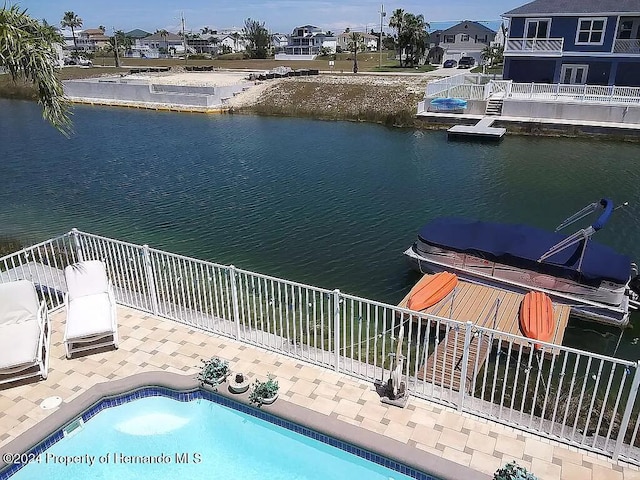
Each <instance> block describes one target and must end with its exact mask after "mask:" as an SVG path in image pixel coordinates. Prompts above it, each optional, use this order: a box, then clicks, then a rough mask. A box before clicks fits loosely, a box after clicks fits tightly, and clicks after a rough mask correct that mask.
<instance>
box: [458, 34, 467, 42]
mask: <svg viewBox="0 0 640 480" xmlns="http://www.w3.org/2000/svg"><path fill="white" fill-rule="evenodd" d="M460 41H461V42H468V41H469V35H467V34H466V33H463V34H462V35H460Z"/></svg>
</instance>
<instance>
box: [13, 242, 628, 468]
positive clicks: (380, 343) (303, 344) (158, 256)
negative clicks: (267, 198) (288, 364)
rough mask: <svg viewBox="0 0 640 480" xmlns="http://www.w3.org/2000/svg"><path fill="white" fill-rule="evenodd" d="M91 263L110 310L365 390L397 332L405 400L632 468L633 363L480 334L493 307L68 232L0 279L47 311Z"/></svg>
mask: <svg viewBox="0 0 640 480" xmlns="http://www.w3.org/2000/svg"><path fill="white" fill-rule="evenodd" d="M91 259H99V260H102V261H103V262H105V264H106V266H107V271H108V274H109V278H110V279H111V281H112V283H113V285H114V292H115V295H116V298H117V301H118V303H120V304H123V305H127V306H130V307H133V308H137V309H140V310H143V311H147V312H150V313H153V314H155V315H158V316H161V317H165V318H168V319H171V320H173V321H176V322H179V323H183V324H185V325H189V326H191V327H193V328H199V329H202V330H204V331H208V332H214V333H217V334H220V335H224V336H228V337H231V338H234V339H237V340H239V341H241V342H246V343H250V344H254V345H257V346H260V347H263V348H266V349H269V350H272V351H276V352H279V353H283V354H285V355H289V356H291V357H294V358H298V359H302V360H305V361H308V362H311V363H313V364H316V365H319V366H322V367H325V368H331V369H333V370H335V371H337V372H340V373H344V374H347V375H351V376H354V377H357V378H361V379H365V380H369V381H372V382H376V383H383V382H384V381H386V380H387V379H388V378H389V375H390V373H389V370H390V368H391V364H392V356H393V354H395V352H397V351H398V338H397V334H398V331H399V330H400V327H403V330H404V332H405V333H404V340H403V342H402V344H401V345H400V351H401V354H402V356H403V357H404V377H403V380H404V382H405V384H406V387H407V390H408V392H409V393H410V394H412V395H414V396H417V397H422V398H426V399H429V400H432V401H435V402H439V403H442V404H445V405H449V406H451V407H453V408H456V409H458V410H459V411H465V412H469V413H473V414H475V415H478V416H482V417H484V418H488V419H491V420H494V421H497V422H501V423H505V424H508V425H511V426H513V427H516V428H519V429H522V430H526V431H529V432H532V433H536V434H538V435H541V436H545V437H548V438H552V439H555V440H558V441H562V442H565V443H569V444H571V445H575V446H578V447H581V448H585V449H588V450H592V451H595V452H598V453H602V454H605V455H609V456H611V457H613V458H614V459H618V458H622V459H624V460H627V461H629V462H633V463H636V464H640V449H639V448H638V447H640V439H639V438H638V430H639V428H640V416H639V415H638V413H639V410H640V402H639V401H638V398H637V396H638V388H639V386H640V363H636V362H629V361H625V360H620V359H616V358H612V357H606V356H602V355H597V354H594V353H589V352H584V351H580V350H576V349H572V348H568V347H562V346H557V345H551V344H546V343H543V342H540V345H539V348H538V349H535V348H533V347H534V346H533V345H532V342H531V341H530V340H529V339H526V338H523V337H518V336H514V335H509V334H506V333H503V332H500V331H497V330H493V329H492V328H491V327H492V326H493V325H494V322H493V321H492V319H493V318H495V316H496V315H497V314H498V313H497V312H498V310H499V309H500V305H499V304H495V305H487V307H486V309H485V314H483V315H482V317H481V318H477V319H473V318H470V319H469V320H470V321H469V322H466V323H462V322H457V321H454V320H451V319H448V318H442V317H436V316H433V315H427V314H424V313H418V312H415V311H412V310H407V309H405V308H401V307H398V306H394V305H388V304H384V303H381V302H376V301H373V300H368V299H364V298H360V297H357V296H353V295H348V294H344V293H342V292H340V291H339V290H327V289H322V288H317V287H312V286H309V285H304V284H300V283H296V282H291V281H287V280H282V279H278V278H275V277H271V276H268V275H262V274H258V273H253V272H250V271H246V270H242V269H238V268H235V267H233V266H225V265H219V264H215V263H211V262H205V261H201V260H196V259H193V258H189V257H185V256H182V255H176V254H172V253H168V252H163V251H161V250H156V249H152V248H149V247H148V246H146V245H134V244H131V243H127V242H122V241H118V240H112V239H109V238H105V237H100V236H97V235H92V234H88V233H82V232H78V231H76V230H73V231H72V232H70V233H69V234H67V235H63V236H61V237H57V238H54V239H51V240H48V241H46V242H43V243H40V244H37V245H34V246H32V247H29V248H26V249H24V250H21V251H20V252H16V253H14V254H11V255H8V256H6V257H3V258H0V283H4V282H8V281H12V280H17V279H22V278H24V279H29V280H31V281H33V282H34V283H35V284H36V286H37V287H38V291H39V292H40V294H41V295H42V296H43V298H44V299H46V300H47V304H48V306H49V309H50V310H55V309H57V308H60V307H61V306H62V305H63V295H64V292H65V291H66V285H65V282H64V274H63V269H64V267H65V266H66V265H69V264H72V263H74V262H76V261H78V260H91ZM456 301H457V300H456V295H455V293H454V294H453V295H451V297H450V298H449V299H448V300H447V302H448V305H447V307H448V309H449V310H448V311H449V312H450V311H452V309H453V308H454V305H455V304H456V303H455V302H456ZM474 322H475V323H474Z"/></svg>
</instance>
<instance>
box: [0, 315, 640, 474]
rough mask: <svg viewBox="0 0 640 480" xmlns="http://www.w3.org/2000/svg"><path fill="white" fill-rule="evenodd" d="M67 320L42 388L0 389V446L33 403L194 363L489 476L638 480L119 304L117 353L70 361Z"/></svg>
mask: <svg viewBox="0 0 640 480" xmlns="http://www.w3.org/2000/svg"><path fill="white" fill-rule="evenodd" d="M64 319H65V313H64V312H58V313H56V314H54V315H52V318H51V321H52V326H53V333H52V337H51V357H50V358H51V363H50V370H49V377H48V378H47V380H46V381H40V382H37V383H31V384H27V385H21V386H17V387H13V388H5V389H3V390H0V432H1V433H0V446H2V445H5V444H6V443H7V442H9V441H11V440H12V439H14V438H15V437H16V436H18V435H20V434H21V433H22V432H24V431H26V430H27V429H29V428H30V427H32V426H33V425H34V424H36V423H37V422H38V421H39V420H41V419H42V418H44V417H45V416H46V415H47V414H48V412H47V411H44V410H42V409H41V408H40V407H39V403H40V402H41V401H42V400H43V399H44V398H47V397H49V396H53V395H57V396H60V397H62V398H63V400H64V401H70V400H72V399H73V398H75V397H77V396H78V395H79V394H80V393H82V392H83V391H85V390H86V389H88V388H90V387H91V386H93V385H95V384H97V383H100V382H106V381H109V380H112V379H119V378H123V377H126V376H129V375H132V374H134V373H140V372H148V371H158V370H164V371H170V372H174V373H182V374H194V375H195V374H196V373H197V372H198V371H199V368H200V359H201V358H209V357H211V356H213V355H217V356H220V357H222V358H225V359H227V360H229V362H230V366H231V368H232V370H235V371H242V372H244V373H247V374H248V376H249V377H251V378H256V377H257V378H264V377H266V375H267V374H268V373H272V374H274V375H275V376H276V377H277V379H278V382H279V384H280V400H278V401H286V402H292V403H295V404H298V405H301V406H304V407H307V408H310V409H312V410H315V411H316V412H320V413H322V414H324V415H330V416H332V417H336V418H338V419H340V420H342V421H344V422H348V423H351V424H354V425H358V426H360V427H361V428H364V429H367V430H372V431H375V432H378V433H381V434H383V435H386V436H389V437H392V438H394V439H396V440H399V441H401V442H404V443H406V444H409V445H411V446H413V447H415V448H417V449H421V450H425V451H427V452H430V453H433V454H435V455H437V456H440V457H443V458H446V459H449V460H452V461H454V462H457V463H459V464H462V465H465V466H468V467H471V468H473V469H475V470H478V471H480V472H484V473H487V474H493V472H494V471H495V470H496V469H497V468H498V467H499V466H500V465H502V464H504V463H506V462H508V461H511V460H516V461H517V462H518V463H519V464H520V465H523V466H525V467H526V468H527V469H529V470H531V471H532V472H533V473H534V474H535V475H537V476H538V478H539V479H540V480H552V479H560V480H600V479H606V480H640V471H639V470H638V468H636V467H634V466H628V465H626V464H613V463H612V462H611V461H610V460H609V459H607V458H606V457H603V456H600V455H596V454H593V453H588V452H582V451H579V450H577V449H576V448H573V447H568V446H565V445H562V444H559V443H557V442H553V441H549V440H545V439H540V438H537V437H535V436H533V435H529V434H527V433H524V432H520V431H518V430H514V429H512V428H509V427H505V426H503V425H500V424H497V423H493V422H489V421H485V420H483V419H478V418H475V417H471V416H470V415H467V414H460V413H458V412H457V411H455V410H452V409H450V408H447V407H443V406H441V405H438V404H435V403H431V402H428V401H425V400H420V399H416V398H411V399H410V400H409V405H408V406H407V408H405V409H399V408H397V407H393V406H387V405H384V404H382V403H380V399H379V396H378V394H377V393H376V391H375V389H374V387H373V385H372V384H370V383H367V382H363V381H359V380H356V379H353V378H351V377H348V376H345V375H341V374H337V373H335V372H333V371H330V370H327V369H323V368H319V367H315V366H312V365H309V364H305V363H302V362H300V361H297V360H295V359H292V358H289V357H287V356H284V355H279V354H276V353H272V352H268V351H264V350H261V349H258V348H255V347H252V346H249V345H244V344H242V343H239V342H236V341H234V340H231V339H228V338H224V337H219V336H215V335H210V334H206V333H203V332H200V331H196V330H193V329H191V328H189V327H186V326H183V325H180V324H178V323H175V322H172V321H170V320H165V319H161V318H158V317H154V316H152V315H148V314H146V313H144V312H140V311H137V310H134V309H130V308H125V307H119V311H118V324H119V335H120V348H119V349H118V350H112V351H107V352H104V353H96V354H93V355H88V356H85V357H81V358H74V359H71V360H67V359H66V358H65V354H64V346H63V343H62V339H63V331H64Z"/></svg>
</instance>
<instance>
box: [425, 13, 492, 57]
mask: <svg viewBox="0 0 640 480" xmlns="http://www.w3.org/2000/svg"><path fill="white" fill-rule="evenodd" d="M495 38H496V32H495V31H494V30H491V29H490V28H489V27H486V26H484V25H482V24H481V23H479V22H474V21H470V20H465V21H463V22H460V23H458V24H456V25H453V26H452V27H449V28H447V29H444V30H436V31H434V32H432V33H431V35H430V36H429V41H430V44H431V45H430V46H431V49H430V57H431V58H430V60H431V61H432V62H433V63H441V62H445V61H446V60H456V61H458V60H460V59H461V58H462V57H473V58H474V59H475V61H476V63H477V64H480V63H481V62H482V50H484V48H485V47H488V46H489V45H491V43H492V42H494V41H495ZM440 49H441V50H440ZM431 52H433V53H431Z"/></svg>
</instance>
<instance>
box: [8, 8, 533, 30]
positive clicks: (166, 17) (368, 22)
mask: <svg viewBox="0 0 640 480" xmlns="http://www.w3.org/2000/svg"><path fill="white" fill-rule="evenodd" d="M6 1H7V3H8V4H11V3H17V4H18V5H19V6H20V7H22V8H26V9H27V11H28V13H29V14H30V15H31V16H33V17H35V18H38V19H46V20H47V21H48V22H49V23H51V24H55V25H59V23H60V19H61V18H62V16H63V14H64V12H66V11H73V12H75V13H76V15H78V16H79V17H80V18H82V19H83V21H84V28H97V27H98V26H99V25H104V26H105V27H106V28H107V33H108V34H110V33H112V32H113V29H114V28H115V29H116V30H124V31H129V30H132V29H134V28H141V29H143V30H146V31H149V32H152V33H153V32H154V31H155V30H157V29H162V28H164V29H167V30H169V31H172V32H177V31H178V30H179V29H180V16H181V13H184V17H185V23H186V30H187V31H194V32H195V31H197V30H199V29H200V28H202V27H204V26H207V27H209V28H211V29H213V30H221V29H224V28H232V27H238V28H240V27H242V26H243V24H244V20H245V19H246V18H252V19H254V20H258V21H260V22H264V23H265V26H266V27H267V28H268V29H269V30H271V31H272V32H280V33H291V31H292V30H293V28H294V27H296V26H300V25H307V24H311V25H316V26H318V27H321V28H323V29H324V30H331V31H334V32H342V31H343V30H344V29H345V28H346V27H350V28H351V29H352V30H363V29H365V28H366V29H367V30H370V29H371V28H373V29H375V30H376V31H377V30H379V29H380V6H381V3H380V2H377V1H370V0H312V1H309V0H264V1H259V0H231V1H220V0H186V1H183V2H180V1H176V0H102V1H96V0H91V1H87V0H22V1H15V0H6ZM3 3H4V2H3ZM525 3H528V0H489V1H486V2H485V1H481V0H449V1H443V2H427V1H424V0H422V1H418V0H409V1H407V2H395V3H386V4H384V9H385V11H386V12H392V11H393V10H395V9H397V8H402V9H404V11H405V12H410V13H415V14H422V15H424V18H425V20H426V21H427V22H438V21H452V20H455V21H458V20H499V19H500V15H501V14H502V13H504V12H506V11H508V10H511V9H513V8H515V7H517V6H520V5H523V4H525ZM389 15H390V14H387V19H386V20H387V21H388V17H389Z"/></svg>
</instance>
